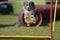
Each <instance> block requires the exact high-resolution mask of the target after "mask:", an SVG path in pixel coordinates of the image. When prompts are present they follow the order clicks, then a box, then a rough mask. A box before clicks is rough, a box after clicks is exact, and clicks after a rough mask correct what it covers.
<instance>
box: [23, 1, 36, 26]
mask: <svg viewBox="0 0 60 40" xmlns="http://www.w3.org/2000/svg"><path fill="white" fill-rule="evenodd" d="M35 11H36V10H35V4H34V2H27V1H26V2H24V7H23V12H24V20H25V23H26V24H27V26H30V24H31V23H36V18H35Z"/></svg>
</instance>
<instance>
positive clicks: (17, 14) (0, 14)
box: [0, 14, 18, 16]
mask: <svg viewBox="0 0 60 40" xmlns="http://www.w3.org/2000/svg"><path fill="white" fill-rule="evenodd" d="M0 15H2V16H3V15H10V16H18V14H0Z"/></svg>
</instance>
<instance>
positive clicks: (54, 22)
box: [53, 0, 58, 32]
mask: <svg viewBox="0 0 60 40" xmlns="http://www.w3.org/2000/svg"><path fill="white" fill-rule="evenodd" d="M57 2H58V0H56V3H55V10H54V22H53V32H54V29H55V24H56V9H57Z"/></svg>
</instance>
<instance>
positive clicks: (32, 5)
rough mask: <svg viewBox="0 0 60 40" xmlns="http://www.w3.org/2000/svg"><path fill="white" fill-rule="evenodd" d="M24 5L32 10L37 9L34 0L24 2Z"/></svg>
mask: <svg viewBox="0 0 60 40" xmlns="http://www.w3.org/2000/svg"><path fill="white" fill-rule="evenodd" d="M24 7H25V9H26V10H28V11H31V10H34V9H35V4H34V2H27V1H26V2H24Z"/></svg>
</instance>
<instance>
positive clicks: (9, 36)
mask: <svg viewBox="0 0 60 40" xmlns="http://www.w3.org/2000/svg"><path fill="white" fill-rule="evenodd" d="M0 37H2V38H4V37H5V38H9V37H11V38H51V36H3V35H1V36H0Z"/></svg>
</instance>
